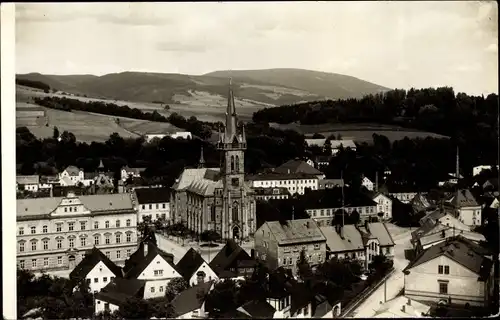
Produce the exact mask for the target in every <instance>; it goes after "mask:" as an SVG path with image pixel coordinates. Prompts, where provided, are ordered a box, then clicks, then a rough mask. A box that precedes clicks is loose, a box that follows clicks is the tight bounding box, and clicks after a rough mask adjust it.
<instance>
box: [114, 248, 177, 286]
mask: <svg viewBox="0 0 500 320" xmlns="http://www.w3.org/2000/svg"><path fill="white" fill-rule="evenodd" d="M145 243H146V244H147V245H148V252H147V254H146V255H145V254H144V245H145ZM157 255H160V256H161V257H162V258H163V259H165V261H167V262H168V263H169V264H170V265H171V266H172V268H174V269H175V270H177V269H176V268H175V265H174V263H173V261H174V256H173V255H172V254H170V253H166V252H164V251H162V250H160V249H159V248H158V247H157V246H156V245H154V244H153V243H151V242H150V241H142V242H141V243H140V244H139V248H138V249H137V251H136V252H134V253H133V254H132V255H131V256H130V257H129V258H128V259H127V261H125V266H124V267H123V272H124V274H125V278H127V279H131V278H137V277H138V276H139V275H140V274H141V273H142V271H144V269H146V267H147V266H149V264H150V263H151V261H153V259H154V258H156V256H157Z"/></svg>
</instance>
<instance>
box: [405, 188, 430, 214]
mask: <svg viewBox="0 0 500 320" xmlns="http://www.w3.org/2000/svg"><path fill="white" fill-rule="evenodd" d="M410 204H411V206H412V208H413V212H414V213H415V214H416V213H420V212H427V211H429V210H432V209H433V208H435V206H434V205H433V203H431V201H429V199H428V198H427V197H426V196H425V195H424V194H422V193H420V192H419V193H417V194H416V195H415V197H413V199H412V200H411V201H410Z"/></svg>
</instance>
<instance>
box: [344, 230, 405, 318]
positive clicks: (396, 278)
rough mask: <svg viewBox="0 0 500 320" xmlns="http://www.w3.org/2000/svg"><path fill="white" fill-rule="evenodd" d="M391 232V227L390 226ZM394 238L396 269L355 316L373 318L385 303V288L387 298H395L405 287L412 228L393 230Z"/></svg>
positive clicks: (360, 306)
mask: <svg viewBox="0 0 500 320" xmlns="http://www.w3.org/2000/svg"><path fill="white" fill-rule="evenodd" d="M389 231H390V232H391V231H392V230H391V228H389ZM391 235H392V238H393V240H394V242H395V243H396V245H395V247H394V259H393V261H394V269H395V272H394V274H393V275H392V276H390V277H389V279H387V282H386V285H385V286H384V285H382V286H380V287H379V288H378V289H377V290H375V291H374V292H373V293H372V295H371V296H370V297H369V298H368V299H366V300H365V301H364V302H363V303H362V304H361V305H359V307H358V308H357V309H356V310H355V311H354V312H353V316H352V317H353V318H371V317H373V316H374V315H375V312H376V311H377V310H378V309H379V307H380V305H381V304H382V303H384V290H386V294H387V295H386V300H387V301H389V300H391V299H394V298H395V297H396V296H398V294H399V293H400V292H401V290H402V289H403V287H404V274H403V272H402V270H403V269H404V268H405V267H406V266H407V265H408V263H409V261H408V260H406V259H405V249H410V248H411V247H412V246H411V243H410V239H411V230H404V231H403V230H401V229H400V232H398V234H393V233H392V232H391Z"/></svg>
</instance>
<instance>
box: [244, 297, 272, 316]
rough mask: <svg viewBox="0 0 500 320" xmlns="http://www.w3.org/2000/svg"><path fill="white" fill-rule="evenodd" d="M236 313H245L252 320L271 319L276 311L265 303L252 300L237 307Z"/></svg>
mask: <svg viewBox="0 0 500 320" xmlns="http://www.w3.org/2000/svg"><path fill="white" fill-rule="evenodd" d="M237 311H240V312H243V313H246V314H248V315H249V316H251V317H252V318H264V319H272V318H273V317H274V313H275V312H276V309H274V307H273V306H271V305H270V304H269V303H268V302H267V301H263V300H252V301H248V302H247V303H245V304H244V305H242V306H241V307H239V308H238V309H237Z"/></svg>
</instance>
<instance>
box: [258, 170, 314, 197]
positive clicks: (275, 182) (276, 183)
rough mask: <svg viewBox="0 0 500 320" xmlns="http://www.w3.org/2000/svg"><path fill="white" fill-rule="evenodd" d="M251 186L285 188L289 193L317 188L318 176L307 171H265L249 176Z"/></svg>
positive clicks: (298, 192)
mask: <svg viewBox="0 0 500 320" xmlns="http://www.w3.org/2000/svg"><path fill="white" fill-rule="evenodd" d="M249 180H250V181H251V182H252V187H253V188H286V189H288V192H289V193H290V194H291V195H294V194H304V192H305V190H306V189H311V190H318V181H319V179H318V177H317V176H316V175H314V174H307V173H290V174H278V173H266V174H259V175H254V176H251V177H249Z"/></svg>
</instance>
